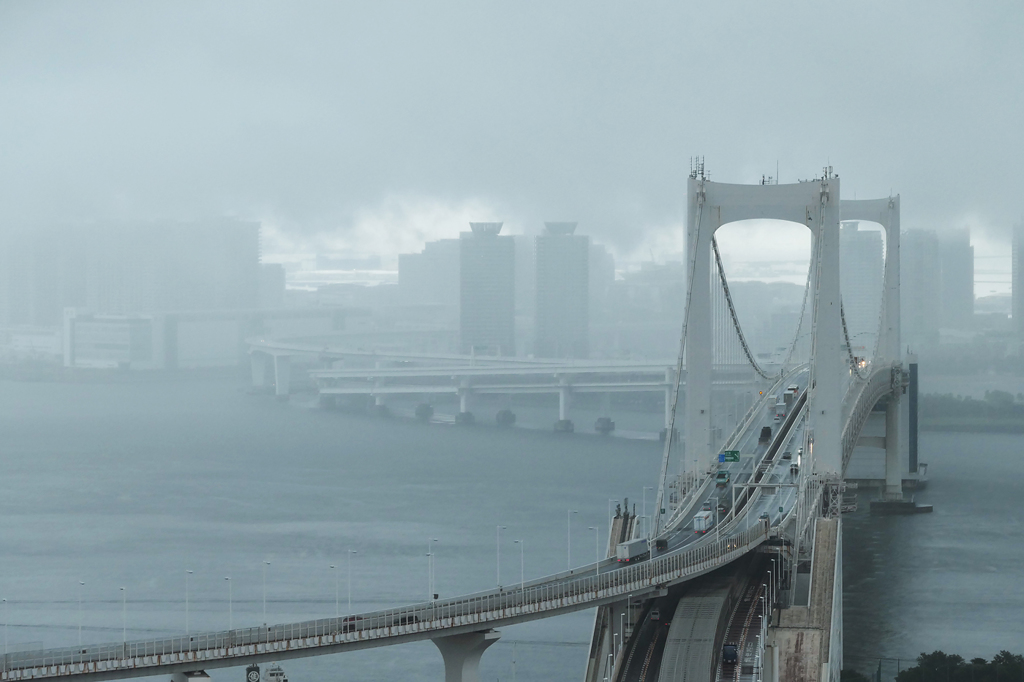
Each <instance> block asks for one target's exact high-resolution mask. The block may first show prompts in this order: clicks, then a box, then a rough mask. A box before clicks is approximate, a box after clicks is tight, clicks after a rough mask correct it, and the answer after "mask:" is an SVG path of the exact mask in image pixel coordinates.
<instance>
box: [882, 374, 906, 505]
mask: <svg viewBox="0 0 1024 682" xmlns="http://www.w3.org/2000/svg"><path fill="white" fill-rule="evenodd" d="M902 402H903V401H902V400H900V395H899V392H895V391H894V392H893V394H892V395H891V396H889V400H888V402H887V403H886V405H885V493H884V494H883V496H882V497H883V499H885V500H887V501H896V500H902V499H903V470H902V466H901V460H902V458H901V457H900V450H901V448H900V416H901V415H900V403H902Z"/></svg>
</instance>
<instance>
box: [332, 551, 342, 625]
mask: <svg viewBox="0 0 1024 682" xmlns="http://www.w3.org/2000/svg"><path fill="white" fill-rule="evenodd" d="M331 572H332V573H334V617H335V618H337V617H338V616H340V615H341V610H340V609H339V608H338V567H337V566H335V565H334V564H331Z"/></svg>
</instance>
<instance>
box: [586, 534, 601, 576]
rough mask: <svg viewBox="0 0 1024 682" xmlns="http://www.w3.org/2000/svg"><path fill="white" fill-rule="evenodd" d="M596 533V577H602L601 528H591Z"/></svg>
mask: <svg viewBox="0 0 1024 682" xmlns="http://www.w3.org/2000/svg"><path fill="white" fill-rule="evenodd" d="M588 530H592V531H594V575H601V549H600V547H601V527H600V526H589V527H588Z"/></svg>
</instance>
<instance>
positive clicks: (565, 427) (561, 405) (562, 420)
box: [555, 377, 573, 433]
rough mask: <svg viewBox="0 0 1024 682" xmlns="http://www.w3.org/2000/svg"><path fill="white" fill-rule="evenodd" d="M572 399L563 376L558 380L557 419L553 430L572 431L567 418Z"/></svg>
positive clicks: (570, 390)
mask: <svg viewBox="0 0 1024 682" xmlns="http://www.w3.org/2000/svg"><path fill="white" fill-rule="evenodd" d="M571 400H572V389H571V387H570V386H569V382H568V380H567V379H565V378H564V377H559V380H558V421H557V422H555V431H565V432H570V433H571V432H572V430H573V423H572V420H570V419H569V405H570V401H571Z"/></svg>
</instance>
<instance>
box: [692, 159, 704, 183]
mask: <svg viewBox="0 0 1024 682" xmlns="http://www.w3.org/2000/svg"><path fill="white" fill-rule="evenodd" d="M690 177H691V178H700V179H701V180H706V179H707V176H705V175H704V157H703V156H691V157H690Z"/></svg>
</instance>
